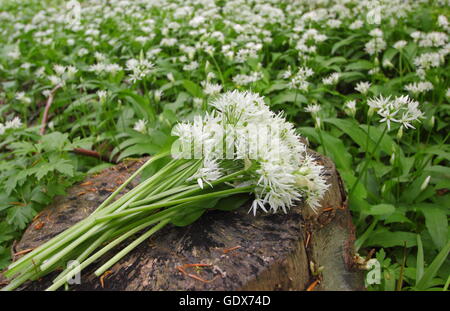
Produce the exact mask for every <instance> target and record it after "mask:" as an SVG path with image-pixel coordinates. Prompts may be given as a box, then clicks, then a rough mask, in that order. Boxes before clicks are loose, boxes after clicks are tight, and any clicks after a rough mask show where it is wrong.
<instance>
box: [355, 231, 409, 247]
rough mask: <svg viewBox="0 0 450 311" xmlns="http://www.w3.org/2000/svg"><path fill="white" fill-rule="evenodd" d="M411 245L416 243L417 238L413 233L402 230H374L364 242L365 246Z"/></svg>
mask: <svg viewBox="0 0 450 311" xmlns="http://www.w3.org/2000/svg"><path fill="white" fill-rule="evenodd" d="M405 242H406V247H413V246H416V244H417V238H416V235H415V234H414V233H411V232H403V231H396V232H390V231H379V232H374V233H373V234H372V235H371V236H370V237H369V238H368V239H367V241H366V243H364V245H365V246H381V247H393V246H404V243H405Z"/></svg>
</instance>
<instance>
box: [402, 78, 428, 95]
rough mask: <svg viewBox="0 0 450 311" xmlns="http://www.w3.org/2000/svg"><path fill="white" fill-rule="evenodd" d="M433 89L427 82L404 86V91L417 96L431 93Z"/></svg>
mask: <svg viewBox="0 0 450 311" xmlns="http://www.w3.org/2000/svg"><path fill="white" fill-rule="evenodd" d="M432 89H433V84H432V83H431V82H429V81H421V82H413V83H409V84H407V85H405V90H406V91H408V92H410V93H412V94H413V95H418V94H421V93H425V92H428V91H431V90H432Z"/></svg>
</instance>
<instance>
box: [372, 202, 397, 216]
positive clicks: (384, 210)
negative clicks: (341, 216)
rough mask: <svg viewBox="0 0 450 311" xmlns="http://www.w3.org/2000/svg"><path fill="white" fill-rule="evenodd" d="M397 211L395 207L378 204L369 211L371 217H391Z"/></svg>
mask: <svg viewBox="0 0 450 311" xmlns="http://www.w3.org/2000/svg"><path fill="white" fill-rule="evenodd" d="M394 211H395V206H394V205H392V204H378V205H372V206H371V207H370V209H369V211H367V214H369V215H373V216H375V215H390V214H392V213H393V212H394Z"/></svg>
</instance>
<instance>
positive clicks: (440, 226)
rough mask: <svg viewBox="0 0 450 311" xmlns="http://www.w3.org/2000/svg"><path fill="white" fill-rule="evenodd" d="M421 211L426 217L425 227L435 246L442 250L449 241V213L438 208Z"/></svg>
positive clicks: (427, 207)
mask: <svg viewBox="0 0 450 311" xmlns="http://www.w3.org/2000/svg"><path fill="white" fill-rule="evenodd" d="M420 211H421V212H422V213H423V215H424V216H425V225H426V227H427V230H428V232H429V233H430V235H431V238H432V240H433V242H434V244H435V245H436V246H437V248H438V249H442V248H443V247H444V246H445V244H446V243H447V240H448V220H447V213H446V212H445V211H444V210H443V209H441V208H438V207H432V206H429V204H427V206H424V207H421V208H420Z"/></svg>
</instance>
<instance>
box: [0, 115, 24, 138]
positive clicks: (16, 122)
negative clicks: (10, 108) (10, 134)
mask: <svg viewBox="0 0 450 311" xmlns="http://www.w3.org/2000/svg"><path fill="white" fill-rule="evenodd" d="M21 126H22V121H21V120H20V118H19V117H15V118H14V119H12V120H10V121H6V123H5V124H3V123H0V135H3V134H4V133H5V131H6V130H8V129H17V128H19V127H21Z"/></svg>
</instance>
